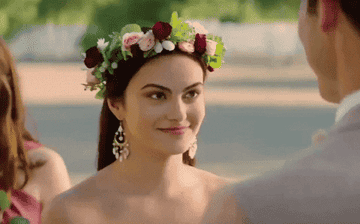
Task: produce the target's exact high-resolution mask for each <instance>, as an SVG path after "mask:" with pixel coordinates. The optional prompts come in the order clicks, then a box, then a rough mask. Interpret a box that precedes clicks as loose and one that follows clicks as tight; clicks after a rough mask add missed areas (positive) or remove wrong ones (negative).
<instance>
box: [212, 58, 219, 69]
mask: <svg viewBox="0 0 360 224" xmlns="http://www.w3.org/2000/svg"><path fill="white" fill-rule="evenodd" d="M211 59H212V60H211V62H210V66H211V67H213V68H220V67H221V57H219V56H213V57H211Z"/></svg>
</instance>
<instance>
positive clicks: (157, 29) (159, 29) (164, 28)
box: [152, 21, 172, 40]
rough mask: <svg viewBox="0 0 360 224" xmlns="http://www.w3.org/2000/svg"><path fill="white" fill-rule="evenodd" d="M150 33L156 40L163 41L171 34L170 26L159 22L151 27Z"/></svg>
mask: <svg viewBox="0 0 360 224" xmlns="http://www.w3.org/2000/svg"><path fill="white" fill-rule="evenodd" d="M152 31H153V34H154V36H155V38H156V39H158V40H164V39H165V38H167V37H168V36H169V35H170V34H171V31H172V26H171V25H170V24H169V23H165V22H161V21H159V22H157V23H155V25H154V26H153V27H152Z"/></svg>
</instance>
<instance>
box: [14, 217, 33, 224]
mask: <svg viewBox="0 0 360 224" xmlns="http://www.w3.org/2000/svg"><path fill="white" fill-rule="evenodd" d="M10 224H30V221H29V220H28V219H25V218H24V217H20V216H17V217H14V218H12V219H11V221H10Z"/></svg>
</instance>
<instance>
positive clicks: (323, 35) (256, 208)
mask: <svg viewBox="0 0 360 224" xmlns="http://www.w3.org/2000/svg"><path fill="white" fill-rule="evenodd" d="M359 12H360V1H359V0H302V3H301V8H300V13H299V35H300V39H301V41H302V43H303V45H304V48H305V51H306V55H307V59H308V62H309V64H310V66H311V67H312V69H313V70H314V72H315V74H316V76H317V78H318V84H319V90H320V95H321V96H322V98H324V99H325V100H327V101H329V102H333V103H339V104H340V105H339V108H338V110H337V112H336V119H335V124H334V125H333V126H332V128H331V129H330V131H329V132H328V134H327V137H326V139H325V140H324V139H323V140H322V142H321V144H314V145H313V146H312V147H310V148H309V149H307V150H305V153H301V156H298V157H296V158H294V159H292V160H290V161H287V163H286V164H285V165H284V167H283V168H281V169H280V170H277V171H271V172H268V173H266V174H264V175H262V176H261V177H258V178H254V179H251V180H247V181H244V182H240V183H238V184H236V185H234V186H231V187H228V188H227V189H223V191H222V192H219V194H218V196H217V197H215V198H214V199H213V203H212V206H211V207H210V208H209V209H208V212H207V214H206V215H205V217H204V220H203V222H204V223H276V224H278V223H360V13H359ZM299 155H300V154H299Z"/></svg>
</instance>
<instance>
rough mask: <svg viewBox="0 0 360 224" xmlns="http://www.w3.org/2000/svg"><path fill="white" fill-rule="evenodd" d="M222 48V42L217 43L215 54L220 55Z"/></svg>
mask: <svg viewBox="0 0 360 224" xmlns="http://www.w3.org/2000/svg"><path fill="white" fill-rule="evenodd" d="M223 48H224V45H222V44H217V45H216V50H215V54H217V55H222V52H223Z"/></svg>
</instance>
